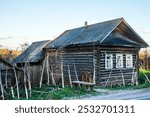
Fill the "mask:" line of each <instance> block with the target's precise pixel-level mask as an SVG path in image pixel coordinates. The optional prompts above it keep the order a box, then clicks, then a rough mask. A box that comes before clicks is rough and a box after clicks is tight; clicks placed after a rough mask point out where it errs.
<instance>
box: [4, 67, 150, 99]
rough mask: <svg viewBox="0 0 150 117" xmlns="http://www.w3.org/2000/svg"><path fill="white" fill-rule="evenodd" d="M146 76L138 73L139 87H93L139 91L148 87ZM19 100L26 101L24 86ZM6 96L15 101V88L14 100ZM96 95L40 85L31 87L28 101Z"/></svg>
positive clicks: (78, 90) (80, 89)
mask: <svg viewBox="0 0 150 117" xmlns="http://www.w3.org/2000/svg"><path fill="white" fill-rule="evenodd" d="M143 72H144V73H145V74H147V75H148V77H149V78H150V70H142V69H140V72H139V79H138V80H139V85H137V86H136V85H126V86H112V87H105V88H104V87H103V88H102V87H98V86H96V87H94V88H95V89H106V90H110V91H111V90H130V89H141V88H148V87H150V83H148V82H147V80H146V78H145V76H144V74H143ZM19 91H20V97H21V98H20V100H27V99H26V95H25V90H24V86H22V87H20V89H19ZM6 92H7V95H6V96H5V97H6V99H8V100H15V99H17V96H16V94H17V92H16V88H15V89H14V93H15V98H12V96H11V92H10V90H7V91H6ZM87 94H88V95H98V94H100V93H99V92H96V91H87V90H86V89H85V88H84V87H78V88H71V87H69V86H66V87H65V88H59V87H54V86H50V85H49V86H48V85H42V88H39V86H36V85H35V86H32V97H30V98H29V100H61V99H69V98H74V97H76V98H78V97H80V96H86V95H87Z"/></svg>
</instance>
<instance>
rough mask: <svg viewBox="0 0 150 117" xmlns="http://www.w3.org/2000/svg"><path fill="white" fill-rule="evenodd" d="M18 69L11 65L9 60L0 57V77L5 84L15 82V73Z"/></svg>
mask: <svg viewBox="0 0 150 117" xmlns="http://www.w3.org/2000/svg"><path fill="white" fill-rule="evenodd" d="M18 71H19V69H18V68H17V67H15V66H13V65H12V64H11V63H10V62H8V61H6V60H4V59H2V58H0V78H1V81H2V83H3V84H4V85H5V86H7V85H12V84H14V83H15V73H14V72H18Z"/></svg>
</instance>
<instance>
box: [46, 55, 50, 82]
mask: <svg viewBox="0 0 150 117" xmlns="http://www.w3.org/2000/svg"><path fill="white" fill-rule="evenodd" d="M46 70H47V85H49V78H50V77H49V54H47V61H46Z"/></svg>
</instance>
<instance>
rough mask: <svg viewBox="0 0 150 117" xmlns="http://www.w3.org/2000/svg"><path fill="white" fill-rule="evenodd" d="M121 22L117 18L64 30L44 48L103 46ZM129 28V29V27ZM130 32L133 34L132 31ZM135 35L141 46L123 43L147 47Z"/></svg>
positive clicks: (131, 44)
mask: <svg viewBox="0 0 150 117" xmlns="http://www.w3.org/2000/svg"><path fill="white" fill-rule="evenodd" d="M121 22H125V20H124V19H123V18H118V19H114V20H110V21H105V22H101V23H96V24H92V25H87V26H83V27H79V28H75V29H71V30H66V31H65V32H64V33H62V34H61V35H60V36H59V37H57V38H56V39H55V40H53V41H52V42H50V43H49V44H48V45H47V46H46V47H45V48H64V47H68V46H74V45H88V44H92V43H96V44H101V45H102V44H105V43H104V40H105V39H106V38H107V37H108V36H109V34H110V33H111V32H112V31H113V30H114V29H115V28H116V27H117V26H118V25H119V24H120V23H121ZM129 28H131V27H130V26H129ZM131 30H132V31H133V32H134V30H133V29H131ZM134 33H135V32H134ZM135 35H136V36H137V37H138V38H139V39H140V40H141V42H142V44H143V45H141V44H139V43H135V42H133V41H130V40H129V39H127V40H124V41H123V42H126V43H125V45H127V44H129V43H130V44H129V45H128V46H134V45H137V46H140V47H141V46H144V47H145V46H148V44H147V43H146V42H145V41H144V40H143V39H142V38H141V37H140V36H139V35H138V34H137V33H135ZM111 40H112V39H111ZM107 41H108V39H107ZM119 41H120V40H119ZM109 42H110V40H109ZM112 43H113V42H112ZM117 43H118V42H116V44H117Z"/></svg>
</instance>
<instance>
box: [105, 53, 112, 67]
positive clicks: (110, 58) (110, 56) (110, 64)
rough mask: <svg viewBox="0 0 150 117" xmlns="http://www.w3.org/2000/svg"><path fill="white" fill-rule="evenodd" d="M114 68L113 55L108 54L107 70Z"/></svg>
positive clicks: (106, 56)
mask: <svg viewBox="0 0 150 117" xmlns="http://www.w3.org/2000/svg"><path fill="white" fill-rule="evenodd" d="M112 68H113V55H112V54H106V55H105V69H112Z"/></svg>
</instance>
